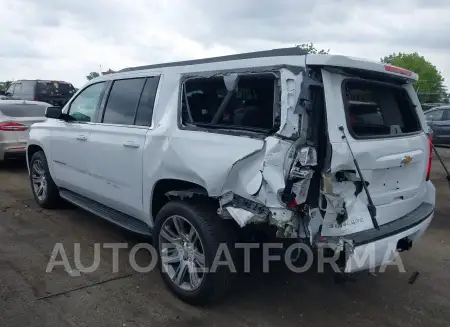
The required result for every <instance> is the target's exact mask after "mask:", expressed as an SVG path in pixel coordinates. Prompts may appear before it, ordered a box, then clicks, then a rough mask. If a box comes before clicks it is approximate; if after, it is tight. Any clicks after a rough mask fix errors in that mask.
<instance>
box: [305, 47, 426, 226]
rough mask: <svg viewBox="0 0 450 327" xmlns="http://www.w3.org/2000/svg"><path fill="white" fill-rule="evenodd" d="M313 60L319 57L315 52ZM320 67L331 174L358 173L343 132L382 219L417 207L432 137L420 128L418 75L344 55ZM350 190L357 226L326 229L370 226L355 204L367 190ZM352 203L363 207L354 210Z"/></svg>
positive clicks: (349, 203)
mask: <svg viewBox="0 0 450 327" xmlns="http://www.w3.org/2000/svg"><path fill="white" fill-rule="evenodd" d="M311 57H314V56H311ZM331 58H332V57H331ZM311 61H312V62H313V63H314V61H316V63H317V58H312V60H311ZM310 64H311V62H310ZM320 68H321V69H322V78H323V85H324V91H325V101H326V110H327V125H328V134H329V140H330V143H331V147H332V156H331V163H330V174H331V175H333V174H336V173H337V172H348V171H353V172H355V175H354V176H355V177H357V174H356V169H355V165H354V164H353V158H352V154H351V151H350V149H349V145H348V144H347V143H346V142H345V140H344V139H343V133H345V136H346V138H347V140H348V142H349V144H350V147H351V149H352V150H353V154H354V156H355V158H356V160H357V162H358V163H359V166H360V168H361V172H362V175H363V177H364V179H365V180H366V181H367V182H368V183H369V185H368V190H369V193H370V196H371V198H372V200H373V204H374V205H375V207H376V209H377V210H376V211H377V214H376V219H377V221H378V224H379V225H384V224H387V223H389V222H392V221H393V220H396V219H398V218H400V217H402V216H404V215H406V214H407V213H409V212H411V211H413V210H414V209H416V208H417V207H418V206H420V205H421V203H422V202H423V198H424V197H425V196H426V192H427V188H426V187H425V183H426V175H427V169H428V164H429V151H430V145H429V140H428V138H427V135H426V134H425V133H424V132H423V130H422V126H425V125H423V124H424V117H423V113H422V110H421V107H420V103H419V101H418V98H417V95H416V93H415V91H414V88H413V85H412V84H413V82H414V81H415V80H416V79H417V75H415V74H414V73H411V72H408V71H406V70H402V69H400V68H397V67H392V66H387V67H386V66H384V65H381V64H375V63H370V62H369V63H368V62H365V61H362V60H357V59H353V58H347V57H341V56H336V58H335V61H334V62H331V63H330V62H328V65H324V64H322V67H320ZM340 128H343V130H342V131H341V130H340ZM350 175H351V174H350ZM336 185H337V184H336ZM338 188H339V187H338ZM347 194H349V195H348V198H347V199H346V204H347V206H348V208H347V209H348V210H347V211H348V213H349V215H348V216H349V217H348V219H349V222H350V223H351V224H353V225H355V226H354V227H351V228H349V229H348V228H347V229H346V231H344V229H342V228H336V229H335V230H332V229H330V230H328V231H327V232H326V233H328V234H329V235H335V234H347V233H353V232H357V231H360V230H364V229H368V227H369V226H368V225H367V223H366V224H361V225H360V227H358V226H357V225H358V222H360V221H361V220H360V219H361V217H362V216H364V215H366V216H367V214H368V212H367V211H364V212H362V211H361V210H360V209H361V206H358V205H357V199H360V200H361V201H362V202H364V204H367V202H368V201H367V198H366V195H365V193H364V191H362V188H360V189H359V195H358V196H357V197H356V198H355V197H354V192H348V193H347ZM352 197H353V198H352ZM352 205H354V207H355V208H359V209H354V210H353V211H352V208H350V206H352ZM334 227H336V226H334ZM371 227H373V225H371V226H370V228H371ZM322 235H323V234H322Z"/></svg>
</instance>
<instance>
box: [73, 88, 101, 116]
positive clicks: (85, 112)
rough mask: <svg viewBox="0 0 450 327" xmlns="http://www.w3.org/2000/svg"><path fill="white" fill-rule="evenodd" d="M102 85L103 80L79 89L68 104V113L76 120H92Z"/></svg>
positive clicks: (99, 98)
mask: <svg viewBox="0 0 450 327" xmlns="http://www.w3.org/2000/svg"><path fill="white" fill-rule="evenodd" d="M104 87H105V82H101V83H96V84H92V85H89V86H88V87H87V88H85V89H84V90H83V91H81V92H80V94H78V96H77V97H76V98H75V100H73V101H72V103H71V104H70V108H69V114H70V115H71V116H72V117H74V118H75V119H76V120H77V121H84V122H90V121H93V120H94V115H95V111H96V110H97V107H98V105H99V103H100V100H101V98H102V93H103V89H104Z"/></svg>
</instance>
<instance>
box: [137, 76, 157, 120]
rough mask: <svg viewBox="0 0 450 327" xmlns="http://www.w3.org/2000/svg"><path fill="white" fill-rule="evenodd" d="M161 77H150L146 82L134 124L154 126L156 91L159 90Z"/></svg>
mask: <svg viewBox="0 0 450 327" xmlns="http://www.w3.org/2000/svg"><path fill="white" fill-rule="evenodd" d="M158 84H159V76H155V77H149V78H147V81H146V82H145V86H144V90H143V91H142V95H141V99H140V101H139V106H138V110H137V113H136V119H135V122H134V124H135V125H139V126H150V125H151V124H152V115H153V106H154V105H155V98H156V91H157V90H158Z"/></svg>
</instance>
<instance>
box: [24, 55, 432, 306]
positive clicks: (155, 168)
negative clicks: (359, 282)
mask: <svg viewBox="0 0 450 327" xmlns="http://www.w3.org/2000/svg"><path fill="white" fill-rule="evenodd" d="M417 79H418V76H417V74H415V73H413V72H410V71H408V70H405V69H402V68H398V67H394V66H391V65H384V64H379V63H374V62H369V61H366V60H362V59H355V58H351V57H346V56H333V55H312V54H308V53H307V52H305V51H303V50H301V49H299V48H288V49H276V50H269V51H260V52H254V53H244V54H237V55H231V56H224V57H217V58H208V59H200V60H192V61H184V62H174V63H166V64H158V65H150V66H142V67H131V68H127V69H124V70H122V71H121V72H118V73H114V74H110V75H105V76H100V77H98V78H95V79H93V80H91V81H89V82H88V83H87V84H86V85H85V86H84V87H82V88H81V89H80V91H78V92H77V94H76V95H75V96H74V97H73V98H72V99H71V100H70V101H69V102H68V103H67V105H66V106H65V107H64V108H63V109H62V110H61V108H55V107H51V108H48V109H47V112H46V117H47V118H48V119H47V121H45V122H43V123H38V124H34V125H33V127H32V128H31V132H30V140H29V143H28V147H27V163H28V169H29V174H30V185H31V188H32V191H33V193H34V196H35V199H36V201H37V202H38V203H39V205H41V206H42V207H46V208H51V207H54V206H57V205H58V201H59V200H60V198H63V199H66V200H67V201H69V202H72V203H74V204H76V205H78V206H80V207H82V208H84V209H86V210H88V211H90V212H92V213H94V214H96V215H98V216H100V217H102V218H104V219H107V220H109V221H111V222H113V223H115V224H117V225H119V226H122V227H124V228H127V229H129V230H131V231H134V232H136V233H141V234H144V235H148V236H150V235H152V236H153V242H154V245H155V247H156V250H157V253H158V255H159V257H160V259H161V260H159V261H158V262H159V268H160V269H161V274H162V277H163V280H164V281H165V282H166V283H167V285H168V287H169V288H170V289H171V290H172V291H173V292H174V293H175V294H176V295H177V296H179V297H180V298H181V299H183V300H185V301H187V302H190V303H208V302H209V301H211V300H213V299H217V298H218V297H219V296H221V295H223V294H225V292H226V291H227V289H229V288H230V286H231V281H232V280H233V277H234V276H235V275H234V274H233V273H232V271H230V270H229V268H231V267H230V266H224V265H218V266H214V265H213V263H214V261H215V260H214V259H215V258H216V259H220V257H216V254H219V255H220V254H222V255H223V254H224V253H223V252H222V251H221V250H223V247H222V246H223V245H228V251H229V252H228V253H229V254H230V256H231V257H232V258H236V256H235V255H236V248H234V245H235V242H236V241H240V240H243V239H244V240H246V239H245V235H247V232H251V234H252V237H253V236H254V235H261V233H262V232H266V233H267V234H266V236H268V237H273V238H275V237H278V238H281V239H285V240H287V241H288V242H296V241H300V242H301V243H302V244H307V245H309V246H310V247H311V248H312V249H313V250H318V249H321V248H324V247H325V248H328V249H329V250H330V252H331V254H334V258H335V259H337V266H339V273H340V274H345V273H352V272H355V271H359V270H365V269H369V268H374V267H378V266H381V265H383V264H387V263H388V262H389V261H392V260H393V259H394V258H395V257H396V252H395V251H396V250H398V251H406V250H409V249H410V248H411V247H412V246H413V245H414V246H417V245H416V244H417V242H418V241H419V239H420V237H421V235H422V234H423V233H424V232H425V230H426V229H427V228H428V226H429V224H430V222H431V220H432V219H433V213H434V207H435V188H434V186H433V184H432V183H431V181H430V170H431V144H430V141H429V139H428V137H427V135H426V134H425V133H424V131H423V129H424V128H425V127H426V123H425V118H424V114H423V112H422V109H421V107H420V103H419V99H418V97H417V94H416V92H415V91H414V88H413V84H414V83H415V82H416V81H417ZM255 231H258V232H255ZM244 232H245V233H244ZM419 246H420V245H419ZM218 251H219V253H218ZM314 252H315V251H314ZM367 255H369V257H367ZM225 257H226V259H229V257H227V256H225ZM294 257H295V256H292V259H293V260H294V259H295V258H294ZM221 258H222V260H223V259H224V258H223V256H222V257H221ZM363 258H367V259H363ZM222 262H223V261H222ZM216 263H217V261H216ZM240 263H242V262H240ZM236 266H237V267H239V264H238V263H236ZM211 268H213V269H212V270H211ZM216 268H217V269H216ZM299 278H301V276H299Z"/></svg>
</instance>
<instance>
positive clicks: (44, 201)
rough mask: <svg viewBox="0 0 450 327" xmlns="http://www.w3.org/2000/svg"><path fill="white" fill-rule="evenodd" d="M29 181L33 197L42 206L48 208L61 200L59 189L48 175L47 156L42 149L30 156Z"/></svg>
mask: <svg viewBox="0 0 450 327" xmlns="http://www.w3.org/2000/svg"><path fill="white" fill-rule="evenodd" d="M30 182H31V190H32V191H33V195H34V198H35V200H36V202H37V203H38V204H39V205H40V206H41V207H42V208H46V209H50V208H54V207H56V206H57V205H58V204H59V202H60V201H61V199H60V197H59V190H58V187H57V186H56V184H55V182H53V179H52V177H51V176H50V171H49V169H48V164H47V158H46V157H45V154H44V152H43V151H38V152H36V153H35V154H33V156H32V157H31V160H30Z"/></svg>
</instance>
